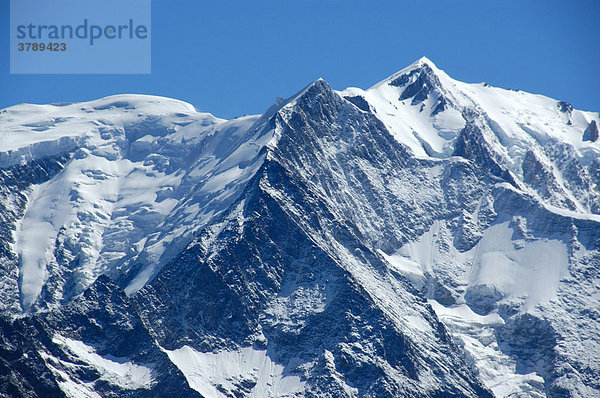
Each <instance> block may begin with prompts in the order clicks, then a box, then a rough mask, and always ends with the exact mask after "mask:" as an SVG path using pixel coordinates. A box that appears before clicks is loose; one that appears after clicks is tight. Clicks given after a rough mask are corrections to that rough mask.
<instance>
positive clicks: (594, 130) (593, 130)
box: [583, 120, 598, 142]
mask: <svg viewBox="0 0 600 398" xmlns="http://www.w3.org/2000/svg"><path fill="white" fill-rule="evenodd" d="M583 140H584V141H592V142H596V141H598V124H597V123H596V121H595V120H592V121H591V122H590V125H589V126H588V128H587V129H585V132H584V133H583Z"/></svg>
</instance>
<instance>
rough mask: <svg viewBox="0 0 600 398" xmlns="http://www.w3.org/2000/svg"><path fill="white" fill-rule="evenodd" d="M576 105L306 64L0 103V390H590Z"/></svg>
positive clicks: (430, 67) (594, 321) (597, 164)
mask: <svg viewBox="0 0 600 398" xmlns="http://www.w3.org/2000/svg"><path fill="white" fill-rule="evenodd" d="M599 123H600V114H599V113H597V112H584V111H579V110H576V109H574V108H573V107H572V106H571V105H570V104H569V103H567V102H564V101H557V100H554V99H551V98H548V97H544V96H541V95H535V94H529V93H526V92H523V91H519V90H516V91H515V90H505V89H501V88H496V87H492V86H490V85H488V84H487V83H480V84H467V83H463V82H459V81H457V80H454V79H452V78H451V77H449V76H448V75H447V74H446V73H444V72H443V71H442V70H440V69H438V68H437V67H436V66H435V65H434V64H433V63H432V62H431V61H430V60H428V59H427V58H421V59H420V60H418V61H417V62H415V63H414V64H412V65H410V66H408V67H407V68H405V69H403V70H401V71H399V72H398V73H396V74H394V75H392V76H390V77H389V78H387V79H385V80H383V81H381V82H380V83H378V84H376V85H374V86H373V87H371V88H369V89H367V90H363V89H359V88H354V87H351V88H347V89H345V90H343V91H336V90H334V89H332V88H331V87H330V86H329V85H328V83H327V82H325V81H324V80H322V79H319V80H316V81H314V82H313V83H311V84H310V85H308V86H307V87H305V88H304V89H303V90H301V91H300V92H298V93H296V94H295V95H293V96H291V97H289V98H288V99H277V100H276V101H275V103H274V104H273V106H272V107H271V108H269V109H268V110H266V111H265V113H264V114H262V115H254V116H244V117H240V118H236V119H232V120H224V119H219V118H216V117H214V116H212V115H211V114H209V113H201V112H197V111H196V110H195V109H194V107H193V106H191V105H190V104H187V103H185V102H182V101H178V100H174V99H169V98H163V97H155V96H147V95H116V96H111V97H106V98H102V99H99V100H95V101H90V102H82V103H60V104H58V103H57V104H48V105H31V104H21V105H16V106H13V107H9V108H6V109H4V110H2V111H0V297H1V300H0V394H4V395H7V396H9V397H64V396H67V397H155V396H161V397H168V396H177V397H187V396H189V397H198V396H203V397H356V396H358V397H493V396H496V397H508V396H510V397H597V396H598V395H599V394H600V289H599V286H600V274H599V272H600V141H599V133H598V124H599Z"/></svg>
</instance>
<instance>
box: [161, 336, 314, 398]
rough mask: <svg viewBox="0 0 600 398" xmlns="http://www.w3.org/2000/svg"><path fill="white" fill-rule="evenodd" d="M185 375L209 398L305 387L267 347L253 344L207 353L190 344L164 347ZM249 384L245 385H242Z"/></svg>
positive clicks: (282, 393)
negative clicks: (169, 347)
mask: <svg viewBox="0 0 600 398" xmlns="http://www.w3.org/2000/svg"><path fill="white" fill-rule="evenodd" d="M163 351H165V352H166V353H167V355H168V356H169V359H170V360H171V362H173V363H174V364H175V365H176V366H177V367H178V368H179V370H181V372H182V373H183V374H184V375H185V378H186V379H187V381H188V384H189V385H190V387H191V388H193V389H194V390H196V391H198V392H199V393H200V394H202V395H203V396H206V397H225V396H228V395H226V394H225V393H224V392H223V391H222V390H226V391H228V392H229V393H230V394H231V392H232V391H236V390H238V389H242V390H245V391H246V392H245V394H247V395H244V396H248V397H291V396H294V395H295V394H297V393H300V392H301V391H303V389H304V382H302V381H301V380H300V377H299V376H295V375H291V374H285V373H286V372H285V370H284V367H283V366H282V365H279V364H276V363H274V362H273V361H272V360H271V358H269V356H268V355H267V351H266V350H257V349H254V348H252V347H244V348H240V349H239V350H237V351H220V352H217V353H212V352H208V353H203V352H198V351H196V350H194V349H193V348H191V347H189V346H183V347H181V348H178V349H176V350H173V351H169V350H165V349H163ZM242 385H243V386H245V387H241V386H242Z"/></svg>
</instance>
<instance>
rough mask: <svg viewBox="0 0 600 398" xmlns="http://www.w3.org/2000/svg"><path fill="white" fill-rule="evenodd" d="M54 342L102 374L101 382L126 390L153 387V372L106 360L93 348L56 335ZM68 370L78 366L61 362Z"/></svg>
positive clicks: (117, 360) (121, 360)
mask: <svg viewBox="0 0 600 398" xmlns="http://www.w3.org/2000/svg"><path fill="white" fill-rule="evenodd" d="M52 342H53V343H55V344H58V345H60V346H62V347H63V348H66V349H67V350H68V351H69V352H70V353H71V354H72V355H73V357H74V358H75V359H77V360H79V361H81V362H84V363H86V364H88V365H89V366H91V367H92V368H94V369H95V370H96V371H97V372H98V373H100V378H99V380H104V381H106V382H108V383H110V384H112V385H114V386H117V387H120V388H122V389H125V390H137V389H141V388H143V389H148V388H150V387H151V386H152V384H153V381H154V377H153V370H152V369H151V368H149V367H146V366H142V365H137V364H135V363H133V362H131V361H128V360H126V359H123V358H110V359H109V358H104V357H102V356H100V355H98V354H97V353H96V350H95V349H94V348H93V347H90V346H88V345H86V344H85V343H83V342H81V341H77V340H73V339H70V338H67V337H63V336H61V335H58V334H57V335H55V336H54V337H53V338H52ZM60 362H61V363H62V364H63V365H65V366H66V367H67V368H74V367H76V366H77V365H75V364H72V363H70V362H66V361H63V360H60Z"/></svg>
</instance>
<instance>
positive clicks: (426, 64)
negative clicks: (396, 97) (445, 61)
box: [369, 57, 445, 90]
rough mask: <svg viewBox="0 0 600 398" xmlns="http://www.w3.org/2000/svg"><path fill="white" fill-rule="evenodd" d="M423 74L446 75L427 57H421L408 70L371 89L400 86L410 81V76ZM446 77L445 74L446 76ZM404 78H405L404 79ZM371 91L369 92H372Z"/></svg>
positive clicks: (399, 72)
mask: <svg viewBox="0 0 600 398" xmlns="http://www.w3.org/2000/svg"><path fill="white" fill-rule="evenodd" d="M421 73H424V74H427V75H430V76H435V77H438V76H440V75H441V74H444V73H443V72H442V71H441V70H440V69H438V67H437V66H436V65H435V64H434V63H433V62H432V61H431V60H430V59H429V58H427V57H421V58H419V59H418V60H416V61H415V62H413V63H412V64H410V65H409V66H407V67H406V68H404V69H402V70H400V71H398V72H396V73H394V74H393V75H391V76H390V77H388V78H387V79H384V80H382V81H380V82H379V83H377V84H375V85H374V86H372V87H371V88H370V89H376V88H378V87H381V86H384V85H393V86H399V85H403V84H399V83H400V82H403V81H405V80H406V81H408V79H409V76H415V75H420V74H421ZM444 75H445V74H444ZM403 77H404V78H403ZM370 89H369V90H370Z"/></svg>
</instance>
